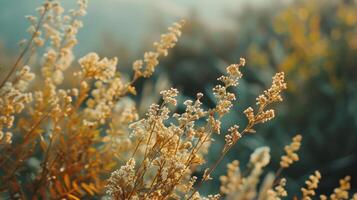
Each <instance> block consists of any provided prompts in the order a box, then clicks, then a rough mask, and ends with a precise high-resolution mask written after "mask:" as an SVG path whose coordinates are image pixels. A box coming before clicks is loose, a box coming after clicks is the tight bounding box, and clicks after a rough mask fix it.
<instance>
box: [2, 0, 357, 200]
mask: <svg viewBox="0 0 357 200" xmlns="http://www.w3.org/2000/svg"><path fill="white" fill-rule="evenodd" d="M86 7H87V1H86V0H78V9H77V10H71V11H69V12H66V11H65V10H64V9H63V8H62V7H61V5H60V3H59V1H49V0H48V1H45V2H44V3H43V5H42V6H41V7H39V8H38V12H39V16H40V17H39V18H37V17H35V16H28V17H27V18H28V20H29V21H30V23H31V26H30V28H29V30H28V31H29V33H30V34H31V37H30V40H29V41H25V42H24V46H23V49H22V51H21V53H20V55H19V57H18V58H17V59H16V60H15V64H14V65H13V66H10V67H9V68H8V72H7V73H6V74H5V76H4V78H3V79H2V80H1V82H0V149H1V155H0V175H1V176H0V195H4V198H6V197H8V198H12V199H80V198H89V197H90V196H92V197H99V196H102V195H105V191H106V194H107V195H108V196H109V197H111V198H112V199H212V200H213V199H219V198H221V197H222V196H225V197H227V198H228V199H255V198H257V197H258V198H259V199H269V200H270V199H271V200H273V199H276V200H278V199H280V198H282V197H285V196H287V192H286V191H285V189H284V187H285V185H286V179H284V178H282V179H280V178H279V175H280V174H281V172H282V170H283V169H284V168H287V167H289V166H290V165H291V164H292V163H293V162H294V161H297V160H298V155H297V154H296V151H297V150H298V149H299V148H300V142H301V138H302V137H301V136H300V135H298V136H296V137H294V138H293V142H292V143H291V144H290V145H288V146H286V147H285V151H286V155H284V156H282V161H281V168H280V169H279V170H278V172H277V173H276V175H275V176H274V175H270V176H267V178H266V179H265V181H264V184H262V187H261V189H260V191H259V192H258V191H257V189H256V188H257V186H258V185H259V182H260V176H261V175H262V173H263V168H264V167H265V166H266V165H268V164H269V162H270V154H269V152H270V149H269V148H268V147H261V148H258V149H256V150H255V151H254V153H253V154H252V155H251V157H250V161H249V164H248V166H249V172H248V173H246V174H245V176H243V175H242V174H241V173H240V170H239V162H238V161H233V162H232V163H231V164H229V165H228V173H227V175H226V176H222V177H221V178H220V179H221V182H222V186H221V188H220V189H221V194H215V195H208V196H207V197H203V196H201V195H200V194H199V192H198V190H199V189H200V187H201V185H202V184H204V183H205V182H206V181H208V180H211V179H212V177H211V174H212V172H213V171H214V170H215V169H216V167H217V166H218V164H220V163H221V161H222V159H223V158H224V157H225V155H226V154H227V153H228V152H229V150H230V149H231V148H232V147H233V146H234V145H235V144H236V143H237V142H238V141H239V140H240V139H241V138H242V137H243V136H245V135H246V134H248V133H255V130H254V127H255V126H256V125H257V124H260V123H265V122H267V121H269V120H271V119H273V118H274V117H275V111H274V109H272V108H270V106H271V105H272V104H273V103H276V102H281V101H282V100H283V99H282V96H281V93H282V92H283V91H284V90H285V89H286V88H287V86H286V83H285V77H284V73H283V72H279V73H276V74H275V75H274V76H273V78H272V85H271V87H270V88H269V89H267V90H265V91H264V92H263V94H262V95H260V96H258V97H257V102H256V104H257V108H256V109H254V108H252V107H248V108H247V109H246V110H245V111H244V114H245V115H246V117H247V119H248V124H247V125H246V126H245V127H244V128H243V129H240V128H239V126H238V125H234V126H232V127H231V128H229V129H228V131H227V133H226V134H224V138H225V145H224V147H223V148H222V150H221V152H220V155H219V159H218V160H217V161H216V162H215V163H214V164H213V165H212V166H210V167H209V168H207V169H206V170H205V171H204V174H203V177H202V178H201V179H198V178H197V177H195V176H193V172H194V171H195V170H196V169H197V168H198V167H199V166H203V164H204V163H205V155H206V154H207V151H208V148H209V146H210V145H211V143H212V142H213V139H212V135H213V134H214V133H217V134H220V133H221V132H224V131H222V130H221V123H222V118H223V116H225V115H226V114H227V113H229V112H230V110H231V109H232V107H233V105H234V103H235V100H236V96H235V94H234V93H232V92H230V91H229V90H230V88H231V87H237V86H238V80H239V79H240V78H242V73H241V72H240V69H241V68H242V67H243V66H244V65H245V64H246V63H245V60H244V59H243V58H241V59H240V62H239V63H238V64H232V65H229V66H228V67H227V68H226V75H223V76H221V77H219V78H218V81H220V84H218V85H216V86H214V87H213V89H212V93H213V95H214V97H215V98H216V102H217V103H216V106H215V107H213V108H209V109H204V108H203V106H202V102H201V100H202V98H203V94H202V93H197V97H196V99H195V100H186V101H184V102H183V105H184V106H185V111H184V112H182V113H176V112H175V111H174V110H175V109H174V108H175V107H176V106H177V105H178V102H177V100H176V97H177V96H178V95H179V91H178V90H177V89H175V88H171V89H168V90H164V91H161V92H160V95H162V101H161V103H160V104H156V103H154V104H152V105H151V106H150V107H149V109H148V111H147V113H146V115H145V116H144V117H142V118H139V117H138V116H139V115H138V113H137V111H136V110H137V109H136V106H135V104H134V102H133V101H132V100H130V95H135V94H136V93H137V92H136V89H135V85H134V84H135V82H136V81H137V80H138V79H139V78H148V77H150V76H151V75H152V74H153V73H154V71H155V68H156V67H157V65H158V63H159V60H158V59H159V58H161V57H163V56H166V55H167V54H168V50H169V49H171V48H173V47H174V46H175V44H176V42H177V40H178V37H179V36H180V35H181V29H182V26H183V25H184V23H183V21H181V22H179V23H174V24H173V26H172V27H170V28H169V31H168V33H166V34H163V35H162V36H161V39H160V41H159V42H155V43H154V50H153V51H149V52H146V53H145V54H144V58H143V59H142V60H137V61H135V62H134V63H133V66H132V68H133V76H132V78H131V79H130V80H126V79H125V78H124V77H123V75H122V74H120V73H119V72H118V71H117V67H116V66H117V63H118V59H117V58H106V57H104V58H100V57H99V56H98V55H97V54H96V53H94V52H91V53H89V54H87V55H85V56H84V57H82V58H79V59H78V65H79V67H75V64H74V63H73V62H74V61H76V59H75V57H74V55H73V52H72V49H73V47H74V46H75V45H76V44H77V39H76V34H77V32H78V30H79V29H80V28H81V27H82V22H81V21H80V19H79V18H80V17H81V16H83V15H85V13H86ZM42 46H46V47H47V48H46V49H45V53H44V54H43V55H42V56H41V60H42V61H41V62H39V63H37V64H34V65H35V66H29V62H28V61H29V60H30V58H31V57H32V56H34V55H33V54H34V52H35V50H36V49H38V48H41V47H42ZM35 68H39V69H40V71H41V73H40V74H36V75H37V76H36V78H35V73H33V72H31V69H35ZM70 68H73V69H71V70H70V71H73V74H72V75H71V76H70V77H67V76H64V74H65V72H66V71H68V69H70ZM73 77H75V80H76V81H75V82H74V84H73V85H70V86H68V85H66V84H64V83H66V81H68V80H67V79H73ZM34 79H35V82H34V84H32V85H31V84H30V82H31V81H32V80H34ZM199 122H202V123H199ZM118 165H119V166H118ZM110 173H111V175H110ZM109 175H110V177H109V178H108V179H107V178H106V177H108V176H109ZM320 177H321V175H320V174H319V173H316V174H315V176H311V177H310V180H309V181H307V182H306V183H307V188H306V189H305V188H303V189H302V191H303V199H309V198H310V197H311V196H314V195H315V192H314V190H315V189H316V188H317V183H318V179H320ZM197 180H200V181H199V182H198V183H196V181H197ZM349 180H350V178H349V177H346V178H345V179H343V180H341V185H340V187H339V188H337V189H335V191H334V193H333V194H332V195H331V196H330V198H331V199H342V198H347V197H348V190H349V189H350V186H349ZM195 184H196V185H195ZM0 197H2V196H0ZM321 198H324V197H321ZM354 198H355V197H354Z"/></svg>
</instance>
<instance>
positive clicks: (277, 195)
mask: <svg viewBox="0 0 357 200" xmlns="http://www.w3.org/2000/svg"><path fill="white" fill-rule="evenodd" d="M285 185H286V179H285V178H282V179H280V181H279V184H278V185H277V186H276V187H275V188H274V189H270V190H268V191H267V200H281V198H283V197H286V196H287V195H288V193H287V192H286V190H285V188H284V187H285Z"/></svg>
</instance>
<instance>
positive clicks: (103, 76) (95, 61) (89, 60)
mask: <svg viewBox="0 0 357 200" xmlns="http://www.w3.org/2000/svg"><path fill="white" fill-rule="evenodd" d="M78 62H79V64H80V66H81V68H82V72H83V78H94V79H97V80H101V81H103V82H107V81H108V80H110V79H111V78H112V77H113V76H114V75H115V71H116V65H117V62H118V59H117V58H113V59H108V58H103V59H100V58H99V56H98V54H96V53H89V54H87V55H86V56H84V57H83V58H81V59H79V61H78Z"/></svg>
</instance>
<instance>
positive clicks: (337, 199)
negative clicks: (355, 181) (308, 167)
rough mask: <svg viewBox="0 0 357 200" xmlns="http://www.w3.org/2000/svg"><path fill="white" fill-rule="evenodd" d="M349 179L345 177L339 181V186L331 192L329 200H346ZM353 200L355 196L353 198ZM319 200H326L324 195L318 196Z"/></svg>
mask: <svg viewBox="0 0 357 200" xmlns="http://www.w3.org/2000/svg"><path fill="white" fill-rule="evenodd" d="M350 181H351V177H350V176H346V177H345V178H343V179H341V180H340V186H339V187H338V188H335V189H334V190H333V193H332V194H331V195H330V199H331V200H348V198H349V194H348V191H349V190H350V189H351V184H350ZM353 198H355V195H354V196H353ZM320 199H321V200H327V197H326V196H325V195H320Z"/></svg>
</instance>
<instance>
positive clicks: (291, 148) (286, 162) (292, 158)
mask: <svg viewBox="0 0 357 200" xmlns="http://www.w3.org/2000/svg"><path fill="white" fill-rule="evenodd" d="M301 139H302V137H301V135H296V136H295V137H294V138H293V140H292V142H291V143H290V144H289V145H287V146H285V147H284V150H285V153H286V155H284V156H282V157H281V161H280V166H281V167H282V168H287V167H289V166H290V165H291V164H292V163H293V162H296V161H298V160H299V156H298V154H297V153H295V152H297V151H298V150H299V149H300V146H301Z"/></svg>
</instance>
